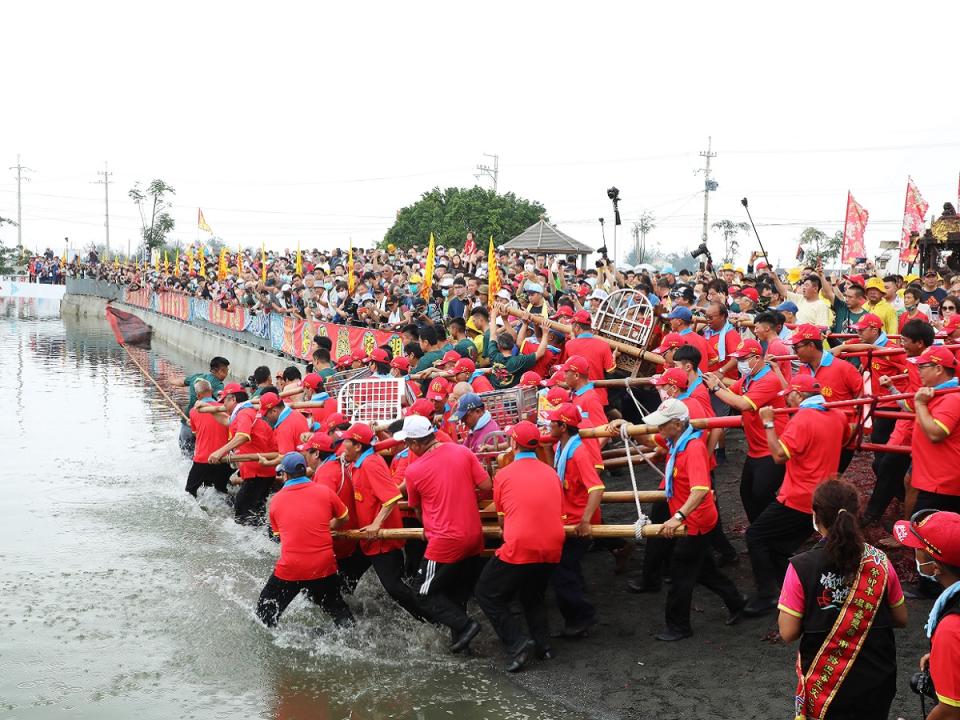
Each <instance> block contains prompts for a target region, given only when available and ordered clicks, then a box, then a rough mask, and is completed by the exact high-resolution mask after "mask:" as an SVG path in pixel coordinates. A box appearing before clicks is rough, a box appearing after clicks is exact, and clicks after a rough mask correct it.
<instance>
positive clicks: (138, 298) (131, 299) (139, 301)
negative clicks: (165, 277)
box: [123, 288, 150, 310]
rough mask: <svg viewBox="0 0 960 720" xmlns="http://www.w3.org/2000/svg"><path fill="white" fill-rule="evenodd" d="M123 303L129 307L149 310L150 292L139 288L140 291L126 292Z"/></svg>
mask: <svg viewBox="0 0 960 720" xmlns="http://www.w3.org/2000/svg"><path fill="white" fill-rule="evenodd" d="M123 301H124V302H126V303H129V304H130V305H136V306H137V307H142V308H145V309H147V310H149V309H150V290H148V289H147V288H141V289H140V290H127V291H126V292H125V293H124V298H123Z"/></svg>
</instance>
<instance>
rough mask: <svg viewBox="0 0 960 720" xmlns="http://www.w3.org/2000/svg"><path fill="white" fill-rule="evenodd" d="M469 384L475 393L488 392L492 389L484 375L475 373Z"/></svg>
mask: <svg viewBox="0 0 960 720" xmlns="http://www.w3.org/2000/svg"><path fill="white" fill-rule="evenodd" d="M470 386H471V387H472V388H473V391H474V392H475V393H483V392H490V391H491V390H493V389H494V387H493V385H491V384H490V381H489V380H487V376H486V375H477V376H476V377H475V378H474V379H473V380H471V381H470Z"/></svg>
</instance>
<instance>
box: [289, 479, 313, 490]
mask: <svg viewBox="0 0 960 720" xmlns="http://www.w3.org/2000/svg"><path fill="white" fill-rule="evenodd" d="M308 482H310V478H308V477H297V478H290V479H289V480H287V481H286V482H285V483H284V484H283V487H284V488H288V487H291V486H293V485H303V484H304V483H308Z"/></svg>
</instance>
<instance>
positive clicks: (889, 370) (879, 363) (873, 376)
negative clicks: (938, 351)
mask: <svg viewBox="0 0 960 720" xmlns="http://www.w3.org/2000/svg"><path fill="white" fill-rule="evenodd" d="M895 347H896V346H895V345H893V344H892V343H891V344H889V345H887V348H889V349H891V350H892V349H894V348H895ZM866 360H867V358H866V357H863V358H861V362H863V363H866ZM910 364H911V365H913V363H910ZM906 366H907V354H906V351H904V352H903V353H901V354H899V355H881V356H880V357H875V358H873V359H872V360H871V362H870V369H871V371H872V372H871V373H870V381H871V383H872V388H871V390H872V392H873V394H874V395H880V396H883V395H889V394H890V391H889V390H887V388H885V387H884V386H883V385H881V384H880V383H879V382H878V380H880V378H881V377H883V376H884V375H888V376H890V377H893V376H894V375H903V373H904V372H906ZM893 386H894V387H895V388H897V393H898V394H899V393H901V392H904V390H903V388H906V386H907V381H906V380H895V381H894V382H893ZM896 404H897V403H896V401H893V400H886V401H883V402H879V403H877V407H882V408H891V407H895V406H896Z"/></svg>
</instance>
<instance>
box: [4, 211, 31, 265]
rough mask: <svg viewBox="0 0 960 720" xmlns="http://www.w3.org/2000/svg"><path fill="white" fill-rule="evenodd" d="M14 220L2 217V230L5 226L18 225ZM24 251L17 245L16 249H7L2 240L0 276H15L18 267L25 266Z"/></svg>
mask: <svg viewBox="0 0 960 720" xmlns="http://www.w3.org/2000/svg"><path fill="white" fill-rule="evenodd" d="M16 224H17V223H16V222H14V221H13V220H9V219H7V218H5V217H0V228H3V226H4V225H14V226H15V225H16ZM24 255H25V253H24V249H23V248H22V247H20V246H19V245H17V246H16V247H7V246H6V245H4V243H3V241H2V240H0V275H13V274H14V273H16V272H17V268H18V267H23V265H24Z"/></svg>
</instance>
